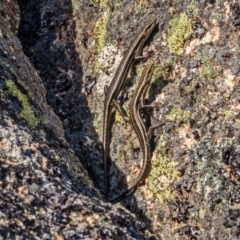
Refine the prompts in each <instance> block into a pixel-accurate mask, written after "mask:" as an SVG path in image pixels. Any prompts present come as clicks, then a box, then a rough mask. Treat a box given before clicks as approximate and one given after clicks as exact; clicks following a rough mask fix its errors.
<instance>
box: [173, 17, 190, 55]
mask: <svg viewBox="0 0 240 240" xmlns="http://www.w3.org/2000/svg"><path fill="white" fill-rule="evenodd" d="M169 25H170V28H169V30H168V48H169V51H170V53H174V54H177V55H180V54H181V53H183V50H184V44H185V40H186V39H187V38H188V37H189V36H190V35H191V34H192V32H193V30H192V26H191V20H190V19H189V18H188V17H187V15H186V13H181V14H180V15H177V16H175V17H173V18H172V19H171V20H170V21H169Z"/></svg>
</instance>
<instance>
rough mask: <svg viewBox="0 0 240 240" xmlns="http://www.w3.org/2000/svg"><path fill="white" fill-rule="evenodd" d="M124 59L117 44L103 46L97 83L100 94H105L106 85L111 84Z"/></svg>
mask: <svg viewBox="0 0 240 240" xmlns="http://www.w3.org/2000/svg"><path fill="white" fill-rule="evenodd" d="M121 59H122V54H121V52H120V50H119V49H117V48H116V47H115V46H112V45H111V46H107V47H105V48H103V50H102V51H101V53H100V54H99V56H98V63H99V65H100V69H99V78H98V81H97V83H96V89H97V93H98V95H100V96H102V95H103V94H104V86H105V85H109V84H110V82H111V80H112V78H113V76H114V73H115V71H116V70H117V67H118V65H119V62H120V61H121Z"/></svg>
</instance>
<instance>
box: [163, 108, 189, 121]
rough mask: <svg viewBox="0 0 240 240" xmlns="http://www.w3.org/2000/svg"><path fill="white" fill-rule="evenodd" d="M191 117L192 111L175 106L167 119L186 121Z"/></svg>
mask: <svg viewBox="0 0 240 240" xmlns="http://www.w3.org/2000/svg"><path fill="white" fill-rule="evenodd" d="M189 117H190V111H187V110H182V109H179V108H176V107H174V108H173V109H172V111H171V112H170V113H169V114H168V115H167V116H166V118H165V120H166V121H169V122H172V121H175V120H177V121H180V122H185V121H187V120H188V119H189Z"/></svg>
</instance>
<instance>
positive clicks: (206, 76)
mask: <svg viewBox="0 0 240 240" xmlns="http://www.w3.org/2000/svg"><path fill="white" fill-rule="evenodd" d="M201 63H202V66H201V67H200V70H199V74H200V78H201V79H202V80H212V79H215V78H216V77H217V76H218V73H217V72H216V70H215V69H214V67H213V65H212V63H211V61H210V58H209V57H208V56H204V57H203V58H202V60H201Z"/></svg>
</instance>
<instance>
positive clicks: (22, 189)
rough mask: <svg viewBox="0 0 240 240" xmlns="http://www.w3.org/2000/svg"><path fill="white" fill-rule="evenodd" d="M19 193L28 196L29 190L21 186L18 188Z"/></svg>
mask: <svg viewBox="0 0 240 240" xmlns="http://www.w3.org/2000/svg"><path fill="white" fill-rule="evenodd" d="M18 193H21V194H24V195H28V194H29V190H28V189H27V188H26V187H25V186H21V187H18Z"/></svg>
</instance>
